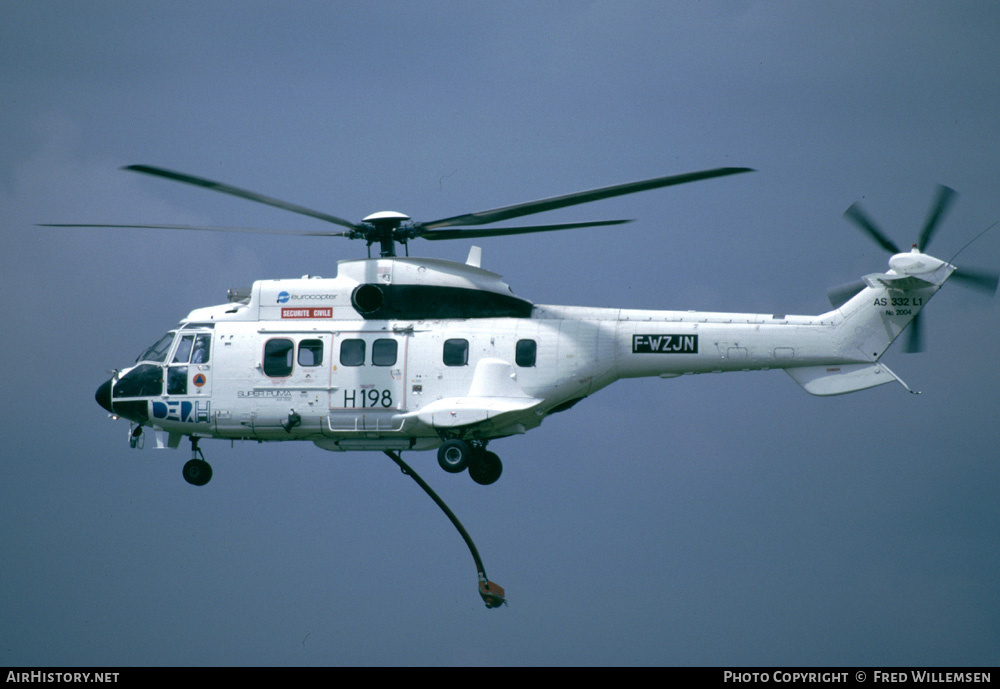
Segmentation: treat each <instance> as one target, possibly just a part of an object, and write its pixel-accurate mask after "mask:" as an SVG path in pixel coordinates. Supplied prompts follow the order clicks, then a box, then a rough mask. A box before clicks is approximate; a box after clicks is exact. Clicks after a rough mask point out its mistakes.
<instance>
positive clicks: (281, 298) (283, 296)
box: [278, 290, 337, 304]
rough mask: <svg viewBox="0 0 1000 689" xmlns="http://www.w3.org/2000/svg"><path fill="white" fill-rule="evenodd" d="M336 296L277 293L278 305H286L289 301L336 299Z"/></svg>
mask: <svg viewBox="0 0 1000 689" xmlns="http://www.w3.org/2000/svg"><path fill="white" fill-rule="evenodd" d="M336 298H337V295H336V294H289V293H288V292H285V291H284V290H282V291H281V292H278V303H279V304H287V303H288V300H289V299H295V300H296V301H298V300H302V299H336Z"/></svg>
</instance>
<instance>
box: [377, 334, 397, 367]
mask: <svg viewBox="0 0 1000 689" xmlns="http://www.w3.org/2000/svg"><path fill="white" fill-rule="evenodd" d="M397 347H398V345H397V343H396V341H395V340H389V339H383V340H375V343H374V344H373V345H372V364H373V365H374V366H395V365H396V353H397Z"/></svg>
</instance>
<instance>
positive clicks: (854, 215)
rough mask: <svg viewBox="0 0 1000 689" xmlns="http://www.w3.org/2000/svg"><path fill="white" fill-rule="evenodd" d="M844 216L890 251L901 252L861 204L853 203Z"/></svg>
mask: <svg viewBox="0 0 1000 689" xmlns="http://www.w3.org/2000/svg"><path fill="white" fill-rule="evenodd" d="M844 217H845V218H847V219H848V220H850V221H851V222H853V223H854V224H855V225H857V227H858V228H859V229H860V230H861V231H862V232H864V233H865V234H867V235H868V236H869V237H871V238H872V239H874V240H875V242H876V243H878V245H879V246H881V247H882V248H883V249H885V250H886V251H888V252H889V253H893V254H898V253H901V252H900V250H899V247H898V246H896V244H895V242H893V241H892V240H891V239H889V238H888V237H886V236H885V235H884V234H883V233H882V231H881V230H879V229H878V227H876V226H875V223H874V222H873V221H872V219H871V218H869V217H868V214H867V213H865V212H864V211H863V210H862V209H861V205H860V204H858V203H852V204H851V207H850V208H848V209H847V210H846V211H844Z"/></svg>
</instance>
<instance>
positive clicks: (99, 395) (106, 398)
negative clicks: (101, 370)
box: [94, 378, 111, 412]
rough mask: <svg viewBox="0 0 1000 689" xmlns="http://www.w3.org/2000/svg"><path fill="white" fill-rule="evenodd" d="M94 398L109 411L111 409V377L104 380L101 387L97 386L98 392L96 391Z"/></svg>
mask: <svg viewBox="0 0 1000 689" xmlns="http://www.w3.org/2000/svg"><path fill="white" fill-rule="evenodd" d="M94 399H96V400H97V403H98V404H99V405H101V406H102V407H104V408H105V409H107V410H108V411H109V412H110V411H111V379H110V378H109V379H108V380H106V381H104V382H103V383H101V387H99V388H97V392H96V393H94Z"/></svg>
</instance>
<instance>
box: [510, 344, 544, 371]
mask: <svg viewBox="0 0 1000 689" xmlns="http://www.w3.org/2000/svg"><path fill="white" fill-rule="evenodd" d="M537 352H538V345H536V344H535V341H534V340H518V341H517V346H516V347H515V349H514V362H515V363H516V364H517V365H518V366H525V367H527V366H534V365H535V355H536V354H537Z"/></svg>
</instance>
